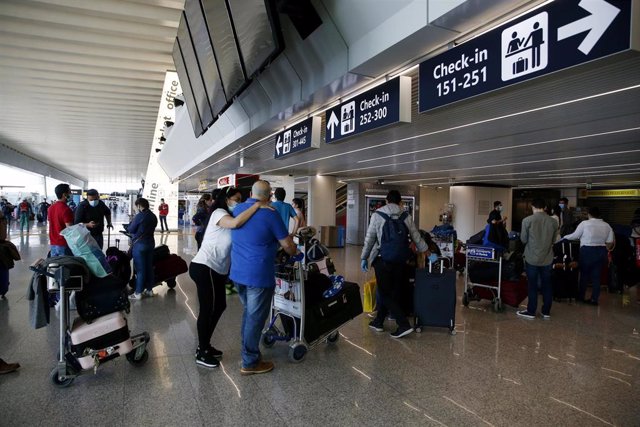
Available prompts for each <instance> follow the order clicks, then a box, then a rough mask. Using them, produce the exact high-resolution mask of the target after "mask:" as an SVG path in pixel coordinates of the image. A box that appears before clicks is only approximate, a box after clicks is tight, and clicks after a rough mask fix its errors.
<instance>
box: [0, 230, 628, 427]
mask: <svg viewBox="0 0 640 427" xmlns="http://www.w3.org/2000/svg"><path fill="white" fill-rule="evenodd" d="M44 233H45V231H44V230H43V229H38V228H33V229H32V231H31V233H30V234H29V235H27V234H24V235H20V234H19V233H16V232H15V231H14V232H12V234H11V240H12V241H13V242H14V243H15V244H16V245H17V246H18V247H19V248H20V251H21V253H22V255H23V258H24V261H23V262H21V263H18V264H17V266H16V268H14V269H13V270H12V271H11V288H10V290H9V293H8V294H7V299H6V300H0V357H2V358H3V359H4V360H6V361H11V362H14V361H18V362H20V364H21V365H22V367H21V368H20V370H19V371H18V372H15V373H11V374H7V375H1V376H0V417H1V419H0V425H7V426H17V425H56V426H63V425H74V424H76V425H77V424H83V425H96V426H98V425H104V426H113V425H126V426H137V425H145V426H146V425H149V426H156V425H158V426H175V425H182V426H192V425H194V426H199V425H212V426H226V425H244V426H258V425H259V426H265V425H291V426H300V425H323V426H327V425H339V426H351V425H372V426H378V425H380V426H381V425H439V426H443V425H444V426H467V425H469V426H472V425H490V426H491V425H493V426H519V425H522V426H525V425H528V426H530V425H542V426H545V425H548V426H559V425H562V426H573V425H580V426H591V425H594V426H595V425H620V426H623V425H624V426H638V425H640V399H639V398H638V396H639V395H640V306H639V305H637V304H636V303H635V291H634V292H633V295H632V297H631V298H630V297H629V296H627V297H626V298H625V297H623V296H620V295H608V294H605V295H603V297H602V301H601V302H602V303H601V305H600V306H599V307H591V306H584V305H572V304H567V303H555V304H554V306H553V309H552V319H551V320H550V321H543V320H540V319H536V320H534V321H530V320H524V319H519V318H517V317H516V315H515V309H513V308H508V309H507V311H506V312H505V313H499V314H495V313H493V312H491V310H490V309H489V306H488V304H487V303H486V302H480V303H476V304H472V307H470V308H464V307H462V305H458V308H457V314H456V322H457V331H458V333H457V335H455V336H450V335H448V334H447V333H446V331H445V330H444V329H435V328H427V329H426V330H425V331H424V332H423V333H422V334H411V335H409V336H408V337H405V338H403V339H400V340H394V339H391V338H390V337H389V335H388V333H386V332H385V333H376V332H374V331H372V330H370V329H369V328H368V327H367V323H368V320H369V318H368V317H367V316H365V315H362V316H360V317H358V318H357V319H355V320H354V321H352V322H351V323H349V324H348V325H346V326H345V327H344V328H343V329H342V332H341V338H340V339H339V341H338V342H337V343H336V344H335V345H329V344H322V345H319V346H318V347H316V348H314V349H313V350H312V351H311V352H310V353H309V354H308V355H307V358H306V359H305V360H304V362H302V363H300V364H292V363H289V362H288V361H287V346H286V345H285V344H283V343H276V345H275V346H274V347H273V348H272V349H268V350H265V351H264V356H265V358H268V359H271V360H274V362H275V364H276V369H275V370H274V371H273V372H272V373H269V374H265V375H256V376H251V377H243V376H241V375H240V373H239V367H240V365H239V359H240V355H239V322H240V317H241V313H242V307H241V304H240V302H239V301H238V298H237V296H235V295H233V296H230V297H228V308H227V311H226V312H225V313H224V315H223V317H222V319H221V322H220V324H219V327H218V329H217V331H216V333H215V335H214V339H213V343H214V345H215V346H216V347H218V348H220V349H222V350H223V351H224V352H225V355H224V359H223V363H222V367H221V368H220V369H206V368H201V367H197V366H196V365H195V363H194V350H195V346H196V329H195V315H196V314H197V311H198V302H197V297H196V292H195V286H194V284H193V283H192V281H191V280H190V278H189V277H188V275H182V276H180V278H179V279H178V284H179V286H178V287H177V288H176V289H175V290H168V289H167V287H166V286H164V285H163V286H160V287H156V288H155V290H154V291H155V292H156V294H157V295H156V297H155V298H147V299H144V300H142V301H136V302H133V303H132V309H131V313H130V315H129V316H128V319H129V325H130V328H131V330H132V331H133V332H137V331H148V332H149V334H150V335H151V342H150V348H149V352H150V359H149V361H148V363H147V364H146V365H144V366H142V367H134V366H131V365H130V364H129V363H127V361H126V360H125V359H124V358H119V359H116V360H114V361H111V362H109V363H107V364H105V365H104V366H101V367H100V368H99V369H98V372H97V375H93V374H89V375H84V376H81V377H79V378H77V379H76V380H75V382H74V383H73V384H72V385H71V386H70V387H69V388H66V389H57V388H55V387H54V386H53V385H52V384H51V383H50V381H49V378H48V376H49V372H50V371H51V369H52V367H53V366H54V360H55V355H56V351H57V349H56V346H57V336H58V335H57V334H58V331H57V325H56V323H55V321H56V320H57V318H56V317H55V315H54V317H53V319H54V321H53V323H52V324H51V325H50V326H49V327H47V328H42V329H38V330H34V329H31V327H30V326H29V322H28V311H29V309H28V302H27V300H26V298H25V292H26V286H27V283H28V280H29V277H30V274H29V272H28V265H29V264H30V263H31V261H32V260H34V259H35V258H38V257H41V256H44V255H45V254H46V252H47V250H48V248H47V241H48V239H47V236H46V234H44ZM161 241H162V242H166V243H167V244H168V245H169V247H170V248H171V249H172V251H174V252H177V253H178V254H180V255H181V256H183V257H185V258H186V259H190V258H191V257H192V255H193V254H194V253H195V241H194V240H193V238H192V236H191V235H190V234H189V233H185V234H178V233H170V234H168V235H167V234H165V235H162V236H161V235H160V234H156V243H160V242H161ZM124 245H125V244H124V243H123V246H124ZM360 250H361V248H360V247H347V248H346V249H343V250H333V251H332V254H333V257H334V258H335V261H336V265H337V267H338V269H339V271H340V272H341V273H343V274H344V275H345V276H346V277H347V278H348V279H350V280H352V281H356V282H358V283H360V284H361V283H362V282H363V281H364V280H365V279H366V276H365V275H364V274H362V273H360V272H359V262H358V259H359V252H360ZM461 290H462V280H459V282H458V295H459V296H460V295H461ZM393 326H394V325H393V324H392V323H387V325H386V328H387V331H392V327H393Z"/></svg>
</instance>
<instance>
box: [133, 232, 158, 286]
mask: <svg viewBox="0 0 640 427" xmlns="http://www.w3.org/2000/svg"><path fill="white" fill-rule="evenodd" d="M154 246H155V244H154V243H151V242H137V243H136V244H135V245H133V251H132V252H133V266H134V268H135V269H136V293H138V294H140V293H142V291H144V290H145V289H153V285H154V283H153V247H154Z"/></svg>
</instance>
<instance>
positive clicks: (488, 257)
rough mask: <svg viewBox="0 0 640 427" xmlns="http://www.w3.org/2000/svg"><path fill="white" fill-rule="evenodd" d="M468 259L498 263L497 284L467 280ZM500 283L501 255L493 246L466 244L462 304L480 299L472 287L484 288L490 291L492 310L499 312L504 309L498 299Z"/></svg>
mask: <svg viewBox="0 0 640 427" xmlns="http://www.w3.org/2000/svg"><path fill="white" fill-rule="evenodd" d="M469 261H476V262H490V263H495V264H498V283H497V286H493V285H488V284H483V283H473V282H471V281H470V280H469ZM501 283H502V255H501V254H500V253H498V252H497V251H496V249H495V248H492V247H489V246H477V245H467V261H466V265H465V270H464V294H463V295H462V304H464V306H465V307H468V306H469V302H470V301H480V300H481V299H482V297H481V296H480V295H478V294H476V293H474V288H476V287H477V288H484V289H488V290H489V291H490V292H491V295H492V297H491V298H490V299H491V303H492V308H493V311H495V312H500V311H503V310H504V305H503V304H502V301H501V299H500V287H501Z"/></svg>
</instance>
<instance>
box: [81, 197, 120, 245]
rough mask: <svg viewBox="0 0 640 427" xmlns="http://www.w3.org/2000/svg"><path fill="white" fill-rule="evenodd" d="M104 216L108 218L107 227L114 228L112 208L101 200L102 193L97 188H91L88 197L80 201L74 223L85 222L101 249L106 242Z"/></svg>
mask: <svg viewBox="0 0 640 427" xmlns="http://www.w3.org/2000/svg"><path fill="white" fill-rule="evenodd" d="M104 218H106V219H107V227H109V228H113V225H111V210H109V208H108V207H107V205H105V204H104V202H103V201H102V200H100V194H99V193H98V191H97V190H94V189H91V190H89V191H87V199H86V200H83V201H82V202H80V204H79V205H78V207H77V208H76V211H75V219H74V221H73V223H74V224H80V223H82V224H84V225H85V226H86V227H87V228H88V229H89V232H90V233H91V236H92V237H93V238H94V239H95V240H96V243H98V246H100V249H102V246H103V244H104V241H103V238H102V232H103V231H104Z"/></svg>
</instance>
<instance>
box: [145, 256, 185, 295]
mask: <svg viewBox="0 0 640 427" xmlns="http://www.w3.org/2000/svg"><path fill="white" fill-rule="evenodd" d="M187 271H189V267H188V266H187V263H186V261H185V260H183V259H182V258H180V256H179V255H176V254H170V255H169V256H168V257H166V258H163V259H161V260H159V261H158V262H155V263H154V264H153V275H154V279H155V283H156V284H159V283H162V282H167V285H168V286H169V288H173V287H175V284H176V281H175V278H176V276H179V275H181V274H183V273H186V272H187ZM172 285H173V286H172Z"/></svg>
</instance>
